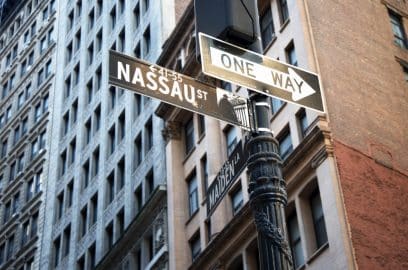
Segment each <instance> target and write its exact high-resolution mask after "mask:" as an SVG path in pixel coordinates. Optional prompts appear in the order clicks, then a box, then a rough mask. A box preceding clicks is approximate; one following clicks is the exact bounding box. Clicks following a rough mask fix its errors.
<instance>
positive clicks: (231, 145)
mask: <svg viewBox="0 0 408 270" xmlns="http://www.w3.org/2000/svg"><path fill="white" fill-rule="evenodd" d="M225 137H226V142H227V155H228V156H230V155H231V153H232V152H233V151H234V149H235V146H236V145H237V143H238V140H237V129H236V128H235V127H232V126H230V127H229V128H228V129H227V131H226V132H225Z"/></svg>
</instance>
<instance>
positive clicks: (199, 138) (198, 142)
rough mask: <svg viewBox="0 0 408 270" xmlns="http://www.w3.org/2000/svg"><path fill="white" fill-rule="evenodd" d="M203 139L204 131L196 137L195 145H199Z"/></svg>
mask: <svg viewBox="0 0 408 270" xmlns="http://www.w3.org/2000/svg"><path fill="white" fill-rule="evenodd" d="M204 137H205V131H204V132H203V133H201V134H200V136H199V137H198V141H197V144H200V143H201V141H202V140H203V138H204Z"/></svg>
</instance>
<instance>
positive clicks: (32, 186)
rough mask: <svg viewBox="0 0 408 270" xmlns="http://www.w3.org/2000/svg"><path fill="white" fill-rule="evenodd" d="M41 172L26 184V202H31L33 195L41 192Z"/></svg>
mask: <svg viewBox="0 0 408 270" xmlns="http://www.w3.org/2000/svg"><path fill="white" fill-rule="evenodd" d="M41 184H42V172H41V171H40V172H37V173H36V174H35V175H34V176H33V177H32V178H31V179H30V180H29V181H28V183H27V190H26V202H28V201H29V200H31V198H33V197H34V195H35V194H37V193H39V192H40V191H41Z"/></svg>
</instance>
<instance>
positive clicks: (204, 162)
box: [200, 155, 208, 194]
mask: <svg viewBox="0 0 408 270" xmlns="http://www.w3.org/2000/svg"><path fill="white" fill-rule="evenodd" d="M200 164H201V179H202V180H203V183H202V186H203V188H204V190H203V194H206V193H207V188H208V161H207V155H204V156H203V157H202V158H201V160H200Z"/></svg>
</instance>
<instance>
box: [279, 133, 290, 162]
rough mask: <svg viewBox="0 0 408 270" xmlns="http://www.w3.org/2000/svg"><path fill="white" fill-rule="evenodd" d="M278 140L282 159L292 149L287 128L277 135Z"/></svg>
mask: <svg viewBox="0 0 408 270" xmlns="http://www.w3.org/2000/svg"><path fill="white" fill-rule="evenodd" d="M278 141H279V154H280V156H281V158H282V159H283V160H285V159H286V158H287V157H288V156H289V154H290V153H292V151H293V146H292V140H291V138H290V130H289V128H287V129H285V130H284V131H283V133H282V135H279V136H278Z"/></svg>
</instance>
